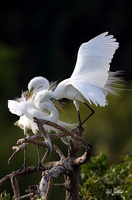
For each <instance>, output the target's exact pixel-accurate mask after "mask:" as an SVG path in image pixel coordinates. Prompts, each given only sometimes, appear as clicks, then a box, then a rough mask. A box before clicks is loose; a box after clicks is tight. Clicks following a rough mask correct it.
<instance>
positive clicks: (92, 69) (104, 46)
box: [29, 32, 119, 127]
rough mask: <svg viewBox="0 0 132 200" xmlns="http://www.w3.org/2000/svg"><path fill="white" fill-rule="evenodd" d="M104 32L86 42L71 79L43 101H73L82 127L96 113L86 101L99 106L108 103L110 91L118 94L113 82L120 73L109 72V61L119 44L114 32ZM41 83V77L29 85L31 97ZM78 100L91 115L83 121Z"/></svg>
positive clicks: (46, 95) (80, 51)
mask: <svg viewBox="0 0 132 200" xmlns="http://www.w3.org/2000/svg"><path fill="white" fill-rule="evenodd" d="M107 34H108V32H105V33H102V34H100V35H98V36H96V37H95V38H93V39H91V40H90V41H89V42H86V43H83V44H82V45H81V46H80V48H79V51H78V56H77V61H76V65H75V69H74V71H73V73H72V75H71V77H70V78H68V79H65V80H63V81H62V82H60V83H59V84H58V86H57V87H56V89H55V90H54V91H51V90H47V92H45V94H44V95H43V101H48V100H51V101H54V102H55V101H56V100H59V99H62V98H67V99H70V100H73V102H74V104H75V107H76V109H77V112H78V118H79V127H81V126H82V124H83V123H84V122H85V121H86V120H87V119H88V118H89V117H90V116H91V115H93V113H94V110H93V109H92V108H91V107H90V106H89V105H88V104H87V103H86V100H87V101H88V102H89V104H92V103H93V104H95V105H96V106H97V105H99V106H101V107H102V106H105V105H106V104H107V101H106V96H107V94H108V93H112V94H115V91H114V88H113V87H112V85H114V84H115V83H116V82H118V80H119V78H118V77H116V76H117V75H118V71H117V72H110V71H109V70H110V63H111V60H112V58H113V55H114V53H115V51H116V49H117V48H118V46H119V44H118V42H116V39H115V38H114V37H113V35H107ZM39 85H40V81H39V78H38V80H37V81H33V82H32V84H30V87H29V91H30V92H29V96H30V94H31V93H32V92H33V89H36V88H38V86H39ZM79 102H82V103H84V104H85V105H86V106H87V107H88V108H89V109H90V110H91V113H90V115H88V116H87V118H86V119H85V120H84V121H82V122H81V119H80V112H79Z"/></svg>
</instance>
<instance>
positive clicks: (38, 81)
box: [27, 76, 49, 99]
mask: <svg viewBox="0 0 132 200" xmlns="http://www.w3.org/2000/svg"><path fill="white" fill-rule="evenodd" d="M48 88H49V81H48V80H47V79H46V78H44V77H42V76H38V77H35V78H33V79H31V81H30V82H29V83H28V90H29V94H28V97H27V99H29V98H31V97H32V95H33V94H34V93H35V92H38V91H40V90H43V89H48Z"/></svg>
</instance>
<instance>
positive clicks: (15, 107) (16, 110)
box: [8, 100, 24, 116]
mask: <svg viewBox="0 0 132 200" xmlns="http://www.w3.org/2000/svg"><path fill="white" fill-rule="evenodd" d="M8 108H9V111H10V112H11V113H12V114H15V115H18V116H22V115H24V110H23V109H22V107H20V103H19V102H17V101H14V100H8Z"/></svg>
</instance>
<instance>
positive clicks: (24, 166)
mask: <svg viewBox="0 0 132 200" xmlns="http://www.w3.org/2000/svg"><path fill="white" fill-rule="evenodd" d="M25 137H26V135H25V133H24V138H25ZM26 168H27V165H26V147H25V148H24V163H23V167H22V168H21V169H19V171H22V170H23V169H24V170H25V173H26Z"/></svg>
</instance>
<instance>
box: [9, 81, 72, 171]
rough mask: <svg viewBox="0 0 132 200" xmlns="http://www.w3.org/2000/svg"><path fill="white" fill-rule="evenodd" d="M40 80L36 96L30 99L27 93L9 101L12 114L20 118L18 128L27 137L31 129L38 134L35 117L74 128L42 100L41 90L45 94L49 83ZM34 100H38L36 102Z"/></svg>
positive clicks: (50, 103) (51, 105)
mask: <svg viewBox="0 0 132 200" xmlns="http://www.w3.org/2000/svg"><path fill="white" fill-rule="evenodd" d="M36 80H38V77H37V78H35V81H36ZM40 80H41V84H40V85H41V87H40V85H39V87H37V91H36V90H34V95H33V96H32V95H30V96H32V98H28V94H26V95H25V93H23V94H22V97H21V98H18V99H16V100H8V108H9V111H10V112H11V113H12V114H15V115H18V116H20V118H19V120H18V121H17V122H16V123H15V125H17V126H18V127H20V128H21V129H23V130H24V136H25V137H26V133H27V131H28V130H29V129H31V130H32V132H33V133H34V134H37V132H38V131H39V130H38V126H37V125H36V123H35V122H34V119H33V118H34V117H36V118H38V119H45V120H49V121H51V122H54V123H57V124H59V125H61V126H64V127H66V128H67V127H69V128H74V125H73V124H68V123H65V122H63V121H60V120H59V113H58V110H57V108H56V107H55V106H54V105H53V103H52V102H51V101H49V102H48V101H47V102H42V101H41V98H40V97H41V89H42V91H43V94H44V91H46V90H45V88H47V87H49V84H48V83H49V82H48V81H47V79H45V78H42V77H39V81H40ZM32 81H34V79H33V80H31V83H32ZM39 81H38V82H39ZM38 82H37V83H38ZM35 89H36V88H35ZM32 92H33V88H32V90H31V93H32ZM34 98H35V99H36V100H34ZM27 99H28V100H27ZM56 105H57V104H56ZM44 128H45V129H46V131H47V132H50V131H54V132H59V131H58V130H57V129H55V128H54V127H51V126H48V125H45V126H44ZM38 160H39V163H38V165H40V159H39V151H38ZM24 168H26V164H25V151H24Z"/></svg>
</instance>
